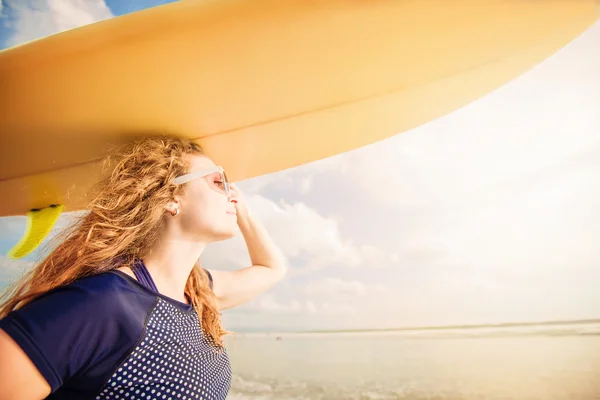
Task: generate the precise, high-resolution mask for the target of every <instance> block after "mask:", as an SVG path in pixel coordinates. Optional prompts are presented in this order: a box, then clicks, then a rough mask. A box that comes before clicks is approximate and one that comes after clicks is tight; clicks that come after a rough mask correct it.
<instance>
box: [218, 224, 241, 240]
mask: <svg viewBox="0 0 600 400" xmlns="http://www.w3.org/2000/svg"><path fill="white" fill-rule="evenodd" d="M236 228H237V227H236ZM237 234H238V230H237V229H235V228H230V229H222V230H218V231H216V232H215V233H214V234H213V237H214V241H215V242H218V241H221V240H227V239H232V238H234V237H235V236H237Z"/></svg>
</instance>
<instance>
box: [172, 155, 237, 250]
mask: <svg viewBox="0 0 600 400" xmlns="http://www.w3.org/2000/svg"><path fill="white" fill-rule="evenodd" d="M188 157H189V158H188V160H189V161H190V168H189V172H195V171H200V170H204V169H206V168H210V167H214V166H215V164H214V162H213V161H212V160H211V159H210V158H208V157H206V156H202V155H192V156H188ZM185 185H186V186H187V188H186V190H185V193H183V194H182V195H181V196H180V198H179V200H180V204H179V211H180V212H179V215H177V216H176V217H173V218H180V221H179V222H180V224H181V228H182V230H183V231H184V233H185V234H186V235H190V237H191V238H192V239H193V240H194V239H195V240H207V239H208V240H211V241H216V240H224V239H229V238H231V237H233V236H234V235H235V233H236V231H237V216H236V212H235V205H234V203H232V201H231V197H229V196H228V195H227V193H226V190H225V186H224V182H222V178H221V174H220V173H219V172H215V173H213V174H210V175H207V176H205V177H202V178H197V179H194V180H191V181H189V182H187V183H186V184H185Z"/></svg>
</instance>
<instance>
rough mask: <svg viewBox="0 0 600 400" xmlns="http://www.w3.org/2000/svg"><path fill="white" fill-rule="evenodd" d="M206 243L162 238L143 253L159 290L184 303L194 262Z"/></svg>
mask: <svg viewBox="0 0 600 400" xmlns="http://www.w3.org/2000/svg"><path fill="white" fill-rule="evenodd" d="M205 247H206V244H205V243H198V242H196V241H187V240H182V239H171V240H170V239H162V240H161V241H159V242H157V243H156V244H155V246H154V247H153V248H152V251H151V252H149V253H148V254H145V255H143V257H142V259H143V260H144V264H145V265H146V268H147V269H148V272H149V273H150V275H151V276H152V280H154V283H155V285H156V288H157V289H158V291H159V292H160V293H161V294H163V295H165V296H168V297H171V298H172V299H175V300H177V301H180V302H182V303H188V301H187V299H186V298H185V286H186V283H187V281H188V277H189V276H190V273H191V272H192V268H193V267H194V264H195V263H196V262H197V261H198V259H199V258H200V255H201V254H202V251H203V250H204V248H205Z"/></svg>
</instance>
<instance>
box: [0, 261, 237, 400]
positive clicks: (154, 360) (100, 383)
mask: <svg viewBox="0 0 600 400" xmlns="http://www.w3.org/2000/svg"><path fill="white" fill-rule="evenodd" d="M133 270H134V273H135V275H136V277H137V279H139V281H136V280H135V279H133V278H132V277H130V276H129V275H127V274H125V273H123V272H121V271H116V270H113V271H110V272H106V273H103V274H99V275H95V276H91V277H87V278H83V279H81V280H79V281H77V282H74V283H72V284H70V285H67V286H64V287H61V288H57V289H54V290H52V291H50V292H48V293H46V294H45V295H43V296H41V297H39V298H38V299H36V300H35V301H33V302H31V303H29V304H27V305H25V306H24V307H22V308H20V309H18V310H15V311H12V312H11V313H10V314H9V315H7V316H6V317H5V318H3V319H1V320H0V328H1V329H3V330H4V331H6V332H7V333H8V334H9V335H10V336H11V337H12V338H13V340H15V341H16V343H17V344H18V345H19V346H21V348H22V349H23V350H24V351H25V353H26V354H27V355H28V356H29V357H30V358H31V360H32V361H33V363H34V364H35V365H36V366H37V368H38V369H39V371H40V372H41V374H42V375H43V376H44V377H45V378H46V380H47V381H48V383H49V384H50V387H51V390H52V393H51V395H50V396H49V397H47V398H48V399H61V400H62V399H79V400H84V399H97V400H101V399H146V400H153V399H157V400H158V399H161V400H162V399H164V400H168V399H172V400H190V399H211V400H212V399H215V400H216V399H219V400H221V399H225V398H226V396H227V393H228V391H229V388H230V384H231V368H230V364H229V358H228V355H227V352H226V351H225V349H223V350H219V349H218V348H217V347H216V345H215V343H214V342H213V341H212V340H211V338H210V337H209V336H207V335H204V334H203V332H202V329H201V326H200V319H199V317H198V314H197V313H196V311H195V310H194V308H193V307H192V306H191V305H188V304H185V303H182V302H179V301H176V300H174V299H172V298H170V297H167V296H164V295H162V294H160V293H159V292H158V290H156V286H155V285H154V282H153V281H152V278H151V277H150V274H148V271H147V270H146V268H145V266H144V265H143V263H141V264H138V265H136V267H135V268H133ZM206 272H207V273H208V271H206ZM208 275H209V277H210V279H211V283H212V277H211V276H210V273H208Z"/></svg>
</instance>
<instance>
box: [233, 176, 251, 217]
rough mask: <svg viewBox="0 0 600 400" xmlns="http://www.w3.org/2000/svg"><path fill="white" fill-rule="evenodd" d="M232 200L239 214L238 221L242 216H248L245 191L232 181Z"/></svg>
mask: <svg viewBox="0 0 600 400" xmlns="http://www.w3.org/2000/svg"><path fill="white" fill-rule="evenodd" d="M229 190H230V196H229V198H230V201H231V202H233V204H234V205H235V211H236V213H237V216H238V221H239V220H240V218H246V217H248V215H249V210H248V203H247V202H246V197H245V196H244V193H242V191H241V190H240V188H238V187H237V185H235V184H233V183H230V184H229Z"/></svg>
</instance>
